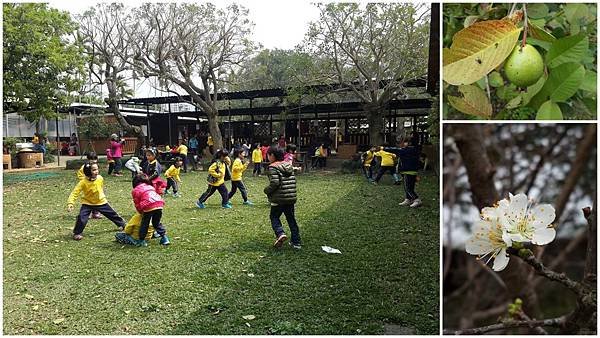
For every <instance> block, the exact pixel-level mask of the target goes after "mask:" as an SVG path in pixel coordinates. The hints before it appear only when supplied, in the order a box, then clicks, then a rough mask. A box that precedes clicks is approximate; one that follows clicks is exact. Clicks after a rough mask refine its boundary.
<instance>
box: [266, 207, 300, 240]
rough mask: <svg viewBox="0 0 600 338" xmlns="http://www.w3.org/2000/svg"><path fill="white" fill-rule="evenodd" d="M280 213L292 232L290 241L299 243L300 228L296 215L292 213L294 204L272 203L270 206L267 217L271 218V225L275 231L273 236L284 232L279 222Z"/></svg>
mask: <svg viewBox="0 0 600 338" xmlns="http://www.w3.org/2000/svg"><path fill="white" fill-rule="evenodd" d="M281 214H284V215H285V219H286V220H287V222H288V225H289V226H290V232H291V233H292V243H294V244H300V228H298V223H297V222H296V216H295V215H294V204H289V205H273V206H271V213H270V214H269V218H270V219H271V227H272V228H273V231H274V232H275V238H277V237H279V236H281V235H283V234H285V231H283V225H282V224H281V220H280V219H279V217H281Z"/></svg>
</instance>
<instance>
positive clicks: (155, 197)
mask: <svg viewBox="0 0 600 338" xmlns="http://www.w3.org/2000/svg"><path fill="white" fill-rule="evenodd" d="M132 185H133V190H132V191H131V196H132V197H133V204H135V209H136V210H137V212H139V213H140V214H142V221H141V223H140V230H139V232H138V240H137V241H136V242H135V245H136V246H148V242H146V236H147V235H148V228H149V226H150V222H152V226H153V227H154V229H155V230H156V232H157V233H158V234H159V235H160V237H161V239H160V244H162V245H168V244H169V238H168V237H167V230H166V229H165V227H164V226H163V225H162V223H161V222H160V219H161V218H162V210H163V207H164V205H165V202H164V201H163V199H162V198H161V197H160V195H159V194H158V193H157V192H156V190H155V189H154V186H153V185H152V182H151V181H150V179H149V178H148V177H146V175H144V174H141V175H137V176H136V177H135V178H134V179H133V181H132Z"/></svg>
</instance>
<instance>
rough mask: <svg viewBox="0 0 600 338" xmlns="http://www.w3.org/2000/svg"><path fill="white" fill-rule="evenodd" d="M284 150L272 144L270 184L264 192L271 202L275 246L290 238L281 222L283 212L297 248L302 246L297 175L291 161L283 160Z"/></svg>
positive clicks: (268, 173) (270, 151)
mask: <svg viewBox="0 0 600 338" xmlns="http://www.w3.org/2000/svg"><path fill="white" fill-rule="evenodd" d="M283 156H284V150H283V148H281V147H278V146H271V147H270V148H269V150H268V151H267V158H268V159H269V162H270V164H269V167H268V169H267V176H268V178H269V185H268V186H267V187H265V189H264V193H265V194H266V195H267V197H268V199H269V203H270V204H271V213H270V218H271V226H272V227H273V231H274V232H275V243H274V244H273V246H275V247H277V248H280V247H281V246H282V245H283V243H284V242H285V241H286V240H287V239H288V237H287V235H286V234H285V231H284V230H283V225H282V224H281V220H280V219H279V218H280V217H281V214H285V219H286V220H287V222H288V225H289V227H290V232H291V233H292V240H291V243H290V244H291V245H292V247H293V248H295V249H300V248H301V243H300V229H299V228H298V223H297V222H296V216H295V215H294V206H295V204H296V177H295V176H294V168H293V167H292V164H291V163H289V162H285V161H284V160H283Z"/></svg>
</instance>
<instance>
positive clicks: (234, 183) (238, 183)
mask: <svg viewBox="0 0 600 338" xmlns="http://www.w3.org/2000/svg"><path fill="white" fill-rule="evenodd" d="M238 189H240V193H241V194H242V198H243V199H244V202H246V201H247V200H248V191H247V190H246V186H245V185H244V182H242V181H231V191H230V192H229V195H228V196H227V199H228V200H230V199H231V198H232V197H233V195H235V192H236V191H237V190H238Z"/></svg>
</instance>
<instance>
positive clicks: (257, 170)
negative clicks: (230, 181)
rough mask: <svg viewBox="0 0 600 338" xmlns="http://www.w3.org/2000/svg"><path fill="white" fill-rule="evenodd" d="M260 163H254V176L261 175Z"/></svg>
mask: <svg viewBox="0 0 600 338" xmlns="http://www.w3.org/2000/svg"><path fill="white" fill-rule="evenodd" d="M260 165H261V163H260V162H254V170H252V175H254V174H258V175H260Z"/></svg>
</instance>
